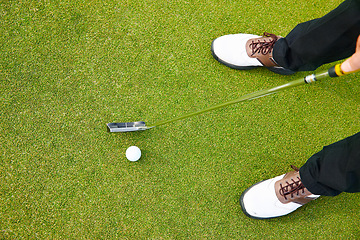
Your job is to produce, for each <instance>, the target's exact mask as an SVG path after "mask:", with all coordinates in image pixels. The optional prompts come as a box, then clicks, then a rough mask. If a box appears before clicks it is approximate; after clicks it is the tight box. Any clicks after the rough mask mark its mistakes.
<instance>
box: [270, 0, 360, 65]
mask: <svg viewBox="0 0 360 240" xmlns="http://www.w3.org/2000/svg"><path fill="white" fill-rule="evenodd" d="M359 34H360V0H346V1H345V2H343V3H342V4H340V5H339V6H338V7H337V8H336V9H334V10H333V11H331V12H330V13H328V14H327V15H325V16H323V17H321V18H318V19H314V20H311V21H308V22H304V23H301V24H299V25H297V26H296V27H295V28H294V29H293V30H292V31H291V32H290V33H289V34H288V35H287V36H286V37H285V38H282V39H280V40H278V41H277V42H276V44H275V45H274V51H273V55H274V59H275V61H276V62H277V63H278V64H279V65H280V66H282V67H284V68H287V69H290V70H293V71H313V70H315V69H316V68H318V67H320V66H321V65H323V64H326V63H330V62H334V61H338V60H341V59H344V58H347V57H350V56H351V55H352V54H353V53H354V52H355V47H356V40H357V37H358V36H359Z"/></svg>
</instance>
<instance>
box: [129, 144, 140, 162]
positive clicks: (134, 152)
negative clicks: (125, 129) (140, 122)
mask: <svg viewBox="0 0 360 240" xmlns="http://www.w3.org/2000/svg"><path fill="white" fill-rule="evenodd" d="M140 157H141V150H140V148H138V147H137V146H131V147H129V148H128V149H127V150H126V158H127V159H128V160H129V161H132V162H136V161H137V160H139V159H140Z"/></svg>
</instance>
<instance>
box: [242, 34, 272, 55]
mask: <svg viewBox="0 0 360 240" xmlns="http://www.w3.org/2000/svg"><path fill="white" fill-rule="evenodd" d="M263 36H264V37H271V39H272V40H271V41H269V42H268V41H266V39H264V40H263V41H260V39H258V40H257V41H251V43H250V45H249V47H250V48H251V52H252V54H251V56H253V55H254V54H255V53H261V54H263V55H266V54H269V53H271V51H272V49H273V48H274V44H275V42H276V41H277V40H278V37H277V36H276V35H275V34H271V33H267V32H265V33H264V35H263Z"/></svg>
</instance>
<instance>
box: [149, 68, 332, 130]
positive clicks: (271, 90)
mask: <svg viewBox="0 0 360 240" xmlns="http://www.w3.org/2000/svg"><path fill="white" fill-rule="evenodd" d="M328 76H329V74H328V71H324V72H320V73H318V74H316V75H314V74H313V75H309V76H306V77H305V78H301V79H297V80H294V81H291V82H288V83H286V84H283V85H280V86H277V87H274V88H269V89H264V90H260V91H257V92H253V93H250V94H247V95H244V96H242V97H240V98H237V99H234V100H231V101H228V102H225V103H222V104H218V105H216V106H212V107H209V108H206V109H203V110H199V111H196V112H193V113H189V114H185V115H183V116H180V117H176V118H173V119H169V120H165V121H159V122H157V123H154V124H153V125H152V126H151V127H157V126H161V125H164V124H168V123H172V122H175V121H179V120H182V119H184V118H188V117H192V116H195V115H199V114H203V113H205V112H209V111H212V110H215V109H219V108H222V107H226V106H229V105H232V104H235V103H239V102H243V101H246V100H252V99H256V98H260V97H264V96H266V95H270V94H273V93H276V92H279V91H283V90H285V89H288V88H293V87H296V86H299V85H303V84H306V83H311V82H315V81H316V80H319V79H322V78H325V77H328Z"/></svg>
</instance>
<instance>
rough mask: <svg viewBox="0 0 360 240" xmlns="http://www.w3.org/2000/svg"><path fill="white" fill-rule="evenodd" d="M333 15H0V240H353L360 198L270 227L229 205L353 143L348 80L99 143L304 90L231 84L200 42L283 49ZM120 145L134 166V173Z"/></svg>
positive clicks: (264, 9)
mask: <svg viewBox="0 0 360 240" xmlns="http://www.w3.org/2000/svg"><path fill="white" fill-rule="evenodd" d="M340 2H341V1H340V0H336V1H325V0H315V1H305V0H301V1H297V2H294V1H288V0H277V1H275V0H267V1H254V0H247V1H223V2H219V1H214V0H205V1H179V0H175V1H149V0H146V1H138V0H135V1H122V0H120V1H91V2H86V1H79V0H72V1H53V2H48V1H40V2H39V1H30V2H29V1H1V3H0V6H1V7H0V19H1V26H0V31H1V32H0V39H1V40H0V44H1V48H0V51H1V52H0V53H1V55H0V79H1V80H0V87H1V95H0V99H1V103H0V109H1V111H0V112H1V121H0V129H1V135H0V140H1V155H0V160H1V162H0V167H1V171H0V173H1V175H0V183H1V184H0V238H5V239H18V238H25V239H26V238H31V239H34V238H39V239H113V238H120V239H126V238H128V239H147V238H149V239H281V238H285V239H287V238H293V237H294V236H295V238H299V239H302V238H305V239H308V238H312V239H319V238H320V239H340V238H342V239H358V238H359V237H360V232H359V227H358V223H359V200H360V195H359V194H341V195H339V196H337V197H334V198H329V197H322V198H320V199H318V200H316V201H315V202H312V203H310V204H308V205H307V206H305V207H303V208H301V209H299V210H298V211H296V212H295V213H293V214H291V215H289V216H286V217H282V218H278V219H272V220H267V221H258V220H252V219H249V218H248V217H246V216H245V215H244V214H243V213H242V212H241V208H240V205H239V204H238V199H239V197H240V194H241V192H242V191H243V190H245V189H246V188H247V187H249V186H251V185H252V184H254V183H256V182H258V181H260V180H263V179H267V178H270V177H274V176H277V175H280V174H282V173H284V172H286V171H288V170H290V167H289V166H290V164H294V165H297V166H301V165H302V164H303V163H304V162H305V161H306V160H307V158H309V157H310V156H311V155H312V154H314V153H315V152H317V151H319V150H321V148H322V146H324V145H327V144H330V143H333V142H334V141H337V140H340V139H342V138H344V137H347V136H349V135H352V134H354V133H356V132H358V131H359V119H360V107H359V103H360V87H359V74H354V75H351V76H346V77H342V78H338V79H329V80H324V81H323V82H319V83H316V84H313V85H311V86H310V85H309V86H301V87H298V88H296V89H291V90H288V91H286V92H282V93H279V94H276V95H271V96H267V97H265V98H261V99H257V100H254V101H250V102H245V103H241V104H238V105H234V106H230V107H226V108H224V109H220V110H216V111H213V112H210V113H206V114H204V115H202V116H197V117H193V118H190V119H187V120H183V121H179V122H176V123H172V124H170V125H166V126H161V127H158V128H155V129H152V130H148V131H145V132H140V133H139V132H135V133H125V134H109V133H107V132H106V127H105V124H106V123H108V122H118V121H124V122H125V121H138V120H143V121H146V122H147V123H149V124H151V123H153V122H156V121H158V120H165V119H169V118H173V117H175V116H179V115H182V114H184V113H188V112H191V111H195V110H199V109H202V108H205V107H208V106H212V105H215V104H218V103H222V102H225V101H228V100H231V99H234V98H237V97H239V96H241V95H243V94H246V93H249V92H253V91H256V90H260V89H264V88H269V87H272V86H276V85H279V84H283V83H286V82H287V81H290V80H294V79H297V78H299V77H302V76H304V75H306V74H307V73H297V74H295V75H293V76H280V75H276V74H274V73H271V72H269V71H266V70H264V69H256V70H251V71H236V70H232V69H228V68H226V67H225V66H222V65H221V64H219V63H217V62H216V61H215V60H214V59H213V58H212V57H211V54H210V45H211V41H212V40H213V39H215V38H216V37H219V36H221V35H224V34H230V33H238V32H246V33H253V34H259V35H261V34H262V33H263V32H264V31H266V32H274V33H276V34H279V35H282V36H285V35H286V34H287V33H288V32H289V31H290V30H291V29H292V28H293V27H294V26H295V25H296V24H297V23H300V22H302V21H306V20H310V19H312V18H315V17H320V16H322V15H324V14H326V13H327V12H328V11H330V10H331V9H333V8H335V7H336V6H337V5H338V4H339V3H340ZM329 66H330V65H327V66H323V67H321V69H326V68H328V67H329ZM131 145H137V146H138V147H140V148H141V149H142V151H143V156H142V158H141V159H140V160H139V161H138V162H135V163H133V162H129V161H127V160H126V158H125V150H126V149H127V148H128V147H129V146H131Z"/></svg>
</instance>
